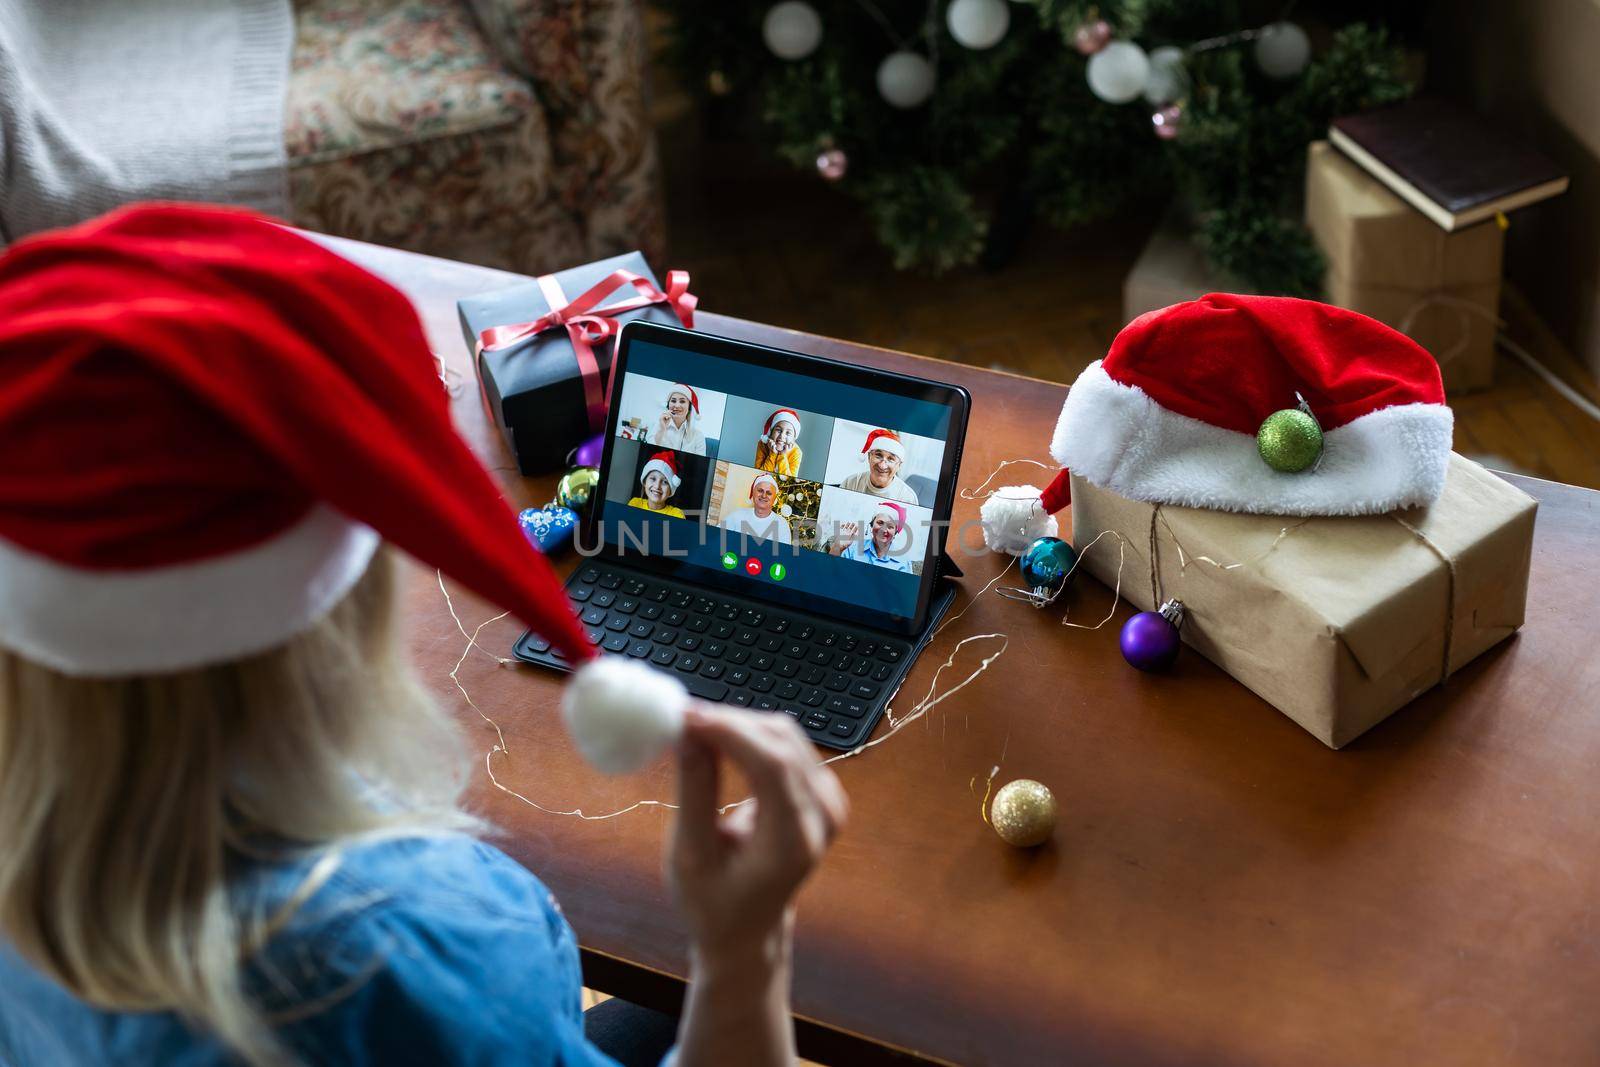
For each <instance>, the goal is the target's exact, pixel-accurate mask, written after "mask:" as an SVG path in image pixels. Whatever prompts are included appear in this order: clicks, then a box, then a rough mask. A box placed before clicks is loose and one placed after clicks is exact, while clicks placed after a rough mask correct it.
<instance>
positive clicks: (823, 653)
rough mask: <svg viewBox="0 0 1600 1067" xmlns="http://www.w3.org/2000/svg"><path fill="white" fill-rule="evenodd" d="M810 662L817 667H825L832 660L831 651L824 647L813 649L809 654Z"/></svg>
mask: <svg viewBox="0 0 1600 1067" xmlns="http://www.w3.org/2000/svg"><path fill="white" fill-rule="evenodd" d="M810 659H811V662H812V663H815V664H817V666H819V667H826V666H827V665H828V664H830V663H832V662H833V653H832V652H830V651H828V650H827V649H825V648H819V649H815V650H814V651H813V652H812V653H811V656H810Z"/></svg>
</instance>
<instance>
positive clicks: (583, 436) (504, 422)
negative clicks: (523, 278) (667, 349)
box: [456, 252, 681, 474]
mask: <svg viewBox="0 0 1600 1067" xmlns="http://www.w3.org/2000/svg"><path fill="white" fill-rule="evenodd" d="M619 269H622V270H630V271H633V273H635V274H638V275H640V276H642V277H645V278H648V279H650V282H651V284H652V285H654V286H655V287H656V288H657V289H660V288H661V286H660V284H659V283H658V282H657V281H656V276H655V275H654V274H653V273H651V271H650V267H649V265H648V264H646V263H645V261H644V256H643V255H642V254H640V253H638V252H629V253H627V254H625V255H620V256H613V257H612V258H610V259H602V260H599V261H597V262H594V263H586V264H584V265H583V266H581V267H573V268H572V269H570V270H564V271H559V272H557V273H556V274H555V275H554V278H555V281H556V283H557V284H558V285H559V286H560V288H561V292H563V293H565V294H566V297H567V300H569V301H571V300H575V299H577V298H578V297H579V296H582V295H583V294H584V293H586V292H588V290H589V289H590V288H592V287H593V286H595V285H597V284H599V283H600V282H602V281H604V280H605V278H606V277H607V276H608V275H610V274H611V273H612V272H613V271H616V270H619ZM631 295H633V294H632V290H626V289H619V290H617V292H616V294H615V295H614V296H611V297H608V298H607V299H606V300H605V303H611V302H613V301H616V300H621V299H624V298H625V297H628V296H631ZM456 309H457V311H458V312H459V314H460V317H461V332H462V333H463V334H465V335H466V339H467V348H468V349H469V350H471V349H475V348H476V347H477V341H478V337H479V335H480V334H481V333H482V331H484V330H486V329H488V328H489V327H491V326H507V325H510V324H512V323H518V322H529V321H532V320H534V319H537V318H538V317H539V316H541V315H543V314H544V313H545V312H546V311H549V310H550V303H549V301H547V300H546V299H545V293H544V289H543V287H541V286H540V285H539V284H538V283H537V282H524V283H522V284H521V285H514V286H511V287H510V288H508V289H498V290H496V291H494V292H492V293H485V294H483V295H481V296H472V297H467V298H466V299H464V300H460V301H458V302H457V304H456ZM611 317H612V318H614V319H615V320H616V322H617V323H618V324H619V325H620V324H622V323H624V322H629V321H631V320H633V319H644V320H647V321H652V322H661V323H665V324H667V325H668V326H678V325H681V324H680V323H679V321H678V318H677V316H676V315H675V314H674V313H673V311H672V310H671V309H670V308H669V307H667V305H666V304H653V305H650V306H647V307H643V308H638V309H636V310H633V311H626V312H622V313H620V314H617V315H614V316H611ZM612 353H613V348H612V342H609V341H608V342H606V343H605V344H601V345H595V346H594V354H595V359H596V362H597V363H598V364H599V372H600V376H601V381H602V384H603V383H605V382H607V381H609V379H610V371H611V356H612ZM478 381H479V384H480V386H481V387H482V389H483V398H484V404H485V406H486V407H487V408H488V410H489V416H490V418H491V419H493V420H494V421H495V422H496V423H498V424H499V426H500V431H501V433H503V434H504V435H505V438H506V443H507V444H508V445H510V446H511V452H512V454H513V455H515V456H516V457H517V466H518V468H519V469H520V470H521V472H522V473H523V474H542V473H544V472H546V471H553V470H560V469H561V468H562V467H563V466H564V465H565V463H566V458H567V454H568V453H569V452H571V451H572V450H573V449H574V448H576V447H577V446H578V445H580V444H582V443H583V442H584V441H586V440H587V439H589V438H590V437H593V436H594V435H595V434H597V433H600V432H601V431H602V430H604V428H605V427H604V426H595V425H593V424H592V423H591V420H590V416H589V406H588V403H587V395H586V392H585V389H584V383H583V377H582V373H581V371H580V369H579V367H578V360H577V355H576V353H575V352H574V351H573V348H572V343H571V340H570V338H569V337H568V334H567V331H566V330H565V329H561V328H556V329H552V330H546V331H544V332H543V333H541V334H538V335H537V336H534V337H530V338H529V339H527V340H526V341H523V342H521V343H520V344H516V345H513V346H511V347H509V348H504V349H500V350H498V351H494V352H484V353H481V354H480V355H479V357H478Z"/></svg>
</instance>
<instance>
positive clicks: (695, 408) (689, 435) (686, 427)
mask: <svg viewBox="0 0 1600 1067" xmlns="http://www.w3.org/2000/svg"><path fill="white" fill-rule="evenodd" d="M699 418H700V394H699V393H696V392H695V391H694V390H693V389H691V388H690V387H689V386H687V385H684V384H683V383H681V382H680V383H678V384H676V385H673V386H672V387H670V388H669V389H668V390H667V402H666V406H665V408H664V410H663V411H662V412H661V415H660V417H658V418H657V419H656V424H655V425H654V426H652V427H651V428H650V431H649V434H648V436H647V437H646V441H647V442H648V443H649V444H652V445H656V446H658V447H660V448H675V449H677V450H678V451H680V452H693V453H695V454H697V455H702V456H703V455H705V453H706V435H705V434H703V433H701V432H700V430H699V429H698V428H697V427H696V426H695V423H696V422H698V421H699Z"/></svg>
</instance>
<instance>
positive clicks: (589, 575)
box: [578, 567, 600, 585]
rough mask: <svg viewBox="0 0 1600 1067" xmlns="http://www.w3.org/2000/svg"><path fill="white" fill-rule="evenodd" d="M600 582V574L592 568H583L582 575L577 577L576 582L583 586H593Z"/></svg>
mask: <svg viewBox="0 0 1600 1067" xmlns="http://www.w3.org/2000/svg"><path fill="white" fill-rule="evenodd" d="M599 580H600V572H599V571H597V570H595V569H594V568H593V567H585V568H583V573H582V574H579V575H578V581H580V582H582V583H584V584H585V585H593V584H594V583H595V582H598V581H599Z"/></svg>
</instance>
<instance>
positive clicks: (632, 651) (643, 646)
mask: <svg viewBox="0 0 1600 1067" xmlns="http://www.w3.org/2000/svg"><path fill="white" fill-rule="evenodd" d="M655 647H656V646H655V645H652V644H651V643H650V642H649V641H635V642H634V643H633V644H631V645H629V646H628V655H630V656H632V657H633V658H634V659H644V658H645V657H646V656H648V655H649V654H650V653H651V652H653V651H654V650H655Z"/></svg>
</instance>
